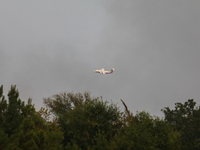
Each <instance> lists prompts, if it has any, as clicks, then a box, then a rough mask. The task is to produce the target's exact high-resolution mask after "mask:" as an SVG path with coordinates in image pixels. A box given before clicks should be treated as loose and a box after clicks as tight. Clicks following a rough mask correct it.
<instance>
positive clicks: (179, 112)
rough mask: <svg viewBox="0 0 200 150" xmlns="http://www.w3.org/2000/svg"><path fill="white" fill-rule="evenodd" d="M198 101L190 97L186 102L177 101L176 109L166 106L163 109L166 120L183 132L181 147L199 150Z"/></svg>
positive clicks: (199, 123)
mask: <svg viewBox="0 0 200 150" xmlns="http://www.w3.org/2000/svg"><path fill="white" fill-rule="evenodd" d="M195 105H196V102H194V101H193V99H189V100H188V101H187V102H185V103H184V104H182V103H175V109H174V110H170V109H169V107H165V108H164V109H162V111H163V112H164V114H165V121H166V122H168V123H169V124H170V125H172V126H173V127H174V129H175V130H177V131H178V132H179V133H180V134H181V143H182V144H181V145H182V146H181V149H183V150H190V149H191V150H195V149H196V150H198V149H200V147H199V141H200V126H199V125H200V107H196V108H195Z"/></svg>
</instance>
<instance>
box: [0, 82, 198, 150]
mask: <svg viewBox="0 0 200 150" xmlns="http://www.w3.org/2000/svg"><path fill="white" fill-rule="evenodd" d="M7 97H8V100H6V98H5V96H4V95H3V85H2V86H1V87H0V149H5V150H16V149H17V150H27V149H30V150H31V149H33V150H37V149H38V150H40V149H44V150H47V149H48V150H49V149H50V150H51V149H52V150H54V149H55V150H59V149H60V150H86V149H87V150H101V149H105V150H124V149H127V150H133V149H137V150H151V149H152V150H199V149H200V127H199V124H200V107H195V106H196V102H194V100H193V99H189V100H188V101H186V102H185V103H183V104H182V103H175V108H174V109H170V108H169V107H165V108H163V109H162V112H163V113H164V116H165V117H164V118H163V119H160V118H159V117H156V116H151V115H150V113H148V112H146V111H141V112H136V113H135V114H133V112H131V111H130V110H129V109H128V107H127V106H126V103H125V101H123V100H121V102H122V103H123V105H124V108H125V109H124V111H121V110H120V109H119V107H118V106H117V105H116V104H114V103H113V102H108V101H104V100H103V98H102V97H93V98H92V97H91V95H90V93H89V92H85V93H75V94H74V93H73V92H68V93H67V92H63V93H60V94H56V95H53V96H50V97H48V98H44V99H43V102H44V105H45V107H41V109H40V110H39V111H36V110H35V107H34V105H33V104H32V99H31V98H29V99H28V101H27V104H25V102H24V101H22V100H21V99H20V98H19V91H18V90H17V88H16V86H15V85H12V86H11V88H10V90H9V92H8V94H7Z"/></svg>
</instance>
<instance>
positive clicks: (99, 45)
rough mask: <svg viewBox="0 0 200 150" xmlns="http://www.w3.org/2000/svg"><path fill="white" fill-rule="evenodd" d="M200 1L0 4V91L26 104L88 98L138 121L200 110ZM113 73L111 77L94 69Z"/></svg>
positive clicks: (22, 0)
mask: <svg viewBox="0 0 200 150" xmlns="http://www.w3.org/2000/svg"><path fill="white" fill-rule="evenodd" d="M199 8H200V1H199V0H190V1H188V0H168V1H167V0H164V1H160V0H151V1H147V0H145V1H144V0H135V1H133V0H123V1H122V0H84V1H82V0H73V1H72V0H65V1H53V0H48V1H47V0H44V1H41V0H34V1H33V0H32V1H27V0H16V1H10V0H6V1H0V84H3V86H4V95H7V93H8V90H9V89H10V86H11V85H12V84H16V85H17V88H18V90H19V94H20V98H21V99H22V100H23V101H27V100H28V98H29V97H31V98H32V99H33V103H34V104H35V106H36V109H37V110H39V109H40V107H42V106H44V105H43V98H47V97H50V96H52V95H53V94H58V93H61V92H65V91H67V92H71V91H73V92H74V93H76V92H82V93H83V92H84V91H89V92H91V93H92V96H95V97H96V96H103V99H104V100H112V101H113V102H114V103H118V106H120V108H121V109H122V110H124V108H123V105H122V104H121V102H120V99H123V100H124V101H125V103H126V104H127V106H128V108H129V109H130V110H131V111H132V112H133V113H134V114H135V112H136V111H142V110H145V111H148V112H149V113H150V114H151V115H157V116H163V113H162V112H161V111H160V110H161V109H162V108H164V107H167V106H169V107H170V108H174V104H175V103H176V102H182V103H183V102H185V101H187V100H188V99H194V101H196V102H197V103H198V104H200V102H199V100H200V69H199V68H200V67H199V65H200V9H199ZM102 67H104V68H105V69H106V70H110V69H111V68H113V67H114V68H115V72H114V73H113V74H110V75H100V74H96V73H94V72H93V70H94V69H101V68H102Z"/></svg>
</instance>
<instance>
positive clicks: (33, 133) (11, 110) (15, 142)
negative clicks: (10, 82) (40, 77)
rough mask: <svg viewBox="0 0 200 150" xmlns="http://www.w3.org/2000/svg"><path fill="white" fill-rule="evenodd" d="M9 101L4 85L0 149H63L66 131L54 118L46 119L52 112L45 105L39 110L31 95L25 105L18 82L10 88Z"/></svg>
mask: <svg viewBox="0 0 200 150" xmlns="http://www.w3.org/2000/svg"><path fill="white" fill-rule="evenodd" d="M8 99H9V104H7V101H6V100H5V98H4V96H3V86H1V87H0V149H9V150H15V149H18V150H26V149H34V150H35V149H46V150H51V149H56V150H57V149H58V150H59V149H63V148H62V145H61V142H62V140H63V133H62V132H61V130H60V128H59V127H58V125H57V124H56V122H54V121H52V122H51V121H47V120H46V117H45V118H44V119H43V118H42V115H44V114H45V115H46V116H48V115H50V114H48V113H45V112H47V111H46V110H45V109H42V110H41V111H40V112H36V111H35V108H34V105H33V104H32V100H31V99H30V98H29V99H28V103H27V104H26V105H25V103H24V101H21V100H20V98H19V92H18V90H17V89H16V86H11V89H10V91H9V92H8Z"/></svg>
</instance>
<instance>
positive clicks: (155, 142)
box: [110, 111, 180, 150]
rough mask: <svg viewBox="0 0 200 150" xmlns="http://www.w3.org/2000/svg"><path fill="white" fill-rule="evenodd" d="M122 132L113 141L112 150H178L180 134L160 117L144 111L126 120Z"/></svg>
mask: <svg viewBox="0 0 200 150" xmlns="http://www.w3.org/2000/svg"><path fill="white" fill-rule="evenodd" d="M126 121H128V122H125V123H124V126H123V127H121V132H119V134H116V135H115V137H114V138H113V140H112V141H111V145H110V146H111V147H110V149H119V150H124V149H127V150H132V149H137V150H139V149H142V150H151V149H152V150H178V149H180V143H179V134H178V133H177V132H175V131H173V128H171V127H170V126H169V125H167V123H166V122H164V121H163V120H160V119H159V118H158V117H152V116H151V115H150V114H149V113H147V112H145V111H142V112H137V114H136V115H135V116H132V118H131V120H130V119H129V120H126Z"/></svg>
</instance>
